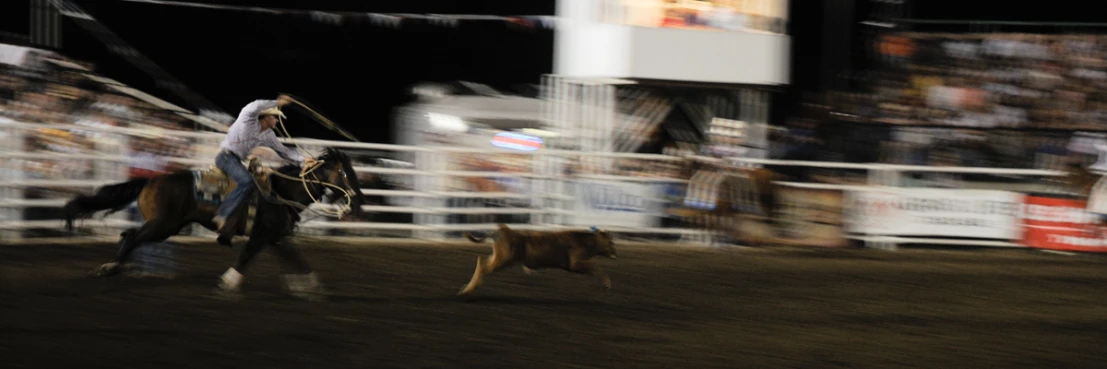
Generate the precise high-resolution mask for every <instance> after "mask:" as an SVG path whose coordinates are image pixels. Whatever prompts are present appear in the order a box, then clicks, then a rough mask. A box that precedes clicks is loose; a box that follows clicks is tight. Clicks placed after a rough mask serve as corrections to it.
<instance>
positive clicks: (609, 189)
mask: <svg viewBox="0 0 1107 369" xmlns="http://www.w3.org/2000/svg"><path fill="white" fill-rule="evenodd" d="M575 190H576V191H574V199H573V206H572V209H571V210H572V211H573V214H572V216H571V217H570V218H571V219H570V223H571V224H573V225H585V226H599V227H601V228H602V227H605V226H615V227H656V226H658V224H659V223H660V221H661V215H662V210H663V205H664V204H663V200H662V199H661V198H660V196H659V188H658V187H657V186H656V185H652V184H646V183H628V182H616V181H599V180H579V181H576V186H575Z"/></svg>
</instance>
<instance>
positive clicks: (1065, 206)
mask: <svg viewBox="0 0 1107 369" xmlns="http://www.w3.org/2000/svg"><path fill="white" fill-rule="evenodd" d="M1085 204H1087V203H1086V202H1085V201H1084V200H1073V199H1058V198H1050V197H1042V196H1027V197H1026V205H1025V206H1024V208H1023V228H1024V233H1023V240H1022V241H1023V244H1024V245H1026V246H1029V247H1034V248H1040V249H1049V250H1060V251H1083V252H1107V239H1104V238H1100V237H1098V235H1097V234H1096V232H1095V231H1094V230H1093V227H1092V225H1093V224H1094V222H1095V215H1094V214H1090V213H1088V212H1086V211H1085V210H1084V209H1085Z"/></svg>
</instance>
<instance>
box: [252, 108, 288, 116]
mask: <svg viewBox="0 0 1107 369" xmlns="http://www.w3.org/2000/svg"><path fill="white" fill-rule="evenodd" d="M266 115H276V116H278V117H281V119H288V117H286V116H284V113H282V112H281V108H278V107H276V106H274V107H272V108H269V109H265V110H262V111H261V112H260V113H258V118H261V117H264V116H266Z"/></svg>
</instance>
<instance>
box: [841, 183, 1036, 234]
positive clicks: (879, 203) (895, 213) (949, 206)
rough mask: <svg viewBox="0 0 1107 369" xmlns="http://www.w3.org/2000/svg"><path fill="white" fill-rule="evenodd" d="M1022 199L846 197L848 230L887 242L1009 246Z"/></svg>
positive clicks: (926, 192) (930, 192) (899, 194)
mask: <svg viewBox="0 0 1107 369" xmlns="http://www.w3.org/2000/svg"><path fill="white" fill-rule="evenodd" d="M1023 197H1024V196H1023V195H1022V194H1020V193H1015V192H1009V191H996V190H954V189H929V188H919V189H915V188H904V189H888V190H879V191H850V193H849V199H848V200H847V208H848V209H849V211H848V212H847V213H848V214H849V219H848V221H847V224H848V226H847V229H848V230H849V231H850V232H853V233H861V234H869V235H887V236H931V237H966V238H991V239H1003V240H1013V239H1018V238H1019V237H1020V236H1021V228H1020V221H1019V218H1020V211H1019V210H1020V209H1021V207H1022V202H1023Z"/></svg>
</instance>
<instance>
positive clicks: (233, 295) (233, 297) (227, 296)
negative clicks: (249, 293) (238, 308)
mask: <svg viewBox="0 0 1107 369" xmlns="http://www.w3.org/2000/svg"><path fill="white" fill-rule="evenodd" d="M211 294H212V295H213V296H215V298H217V299H220V300H228V301H239V300H242V292H241V291H239V290H238V289H230V288H225V287H223V286H219V287H216V288H214V289H213V290H212V291H211Z"/></svg>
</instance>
